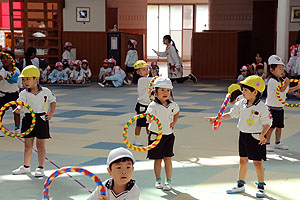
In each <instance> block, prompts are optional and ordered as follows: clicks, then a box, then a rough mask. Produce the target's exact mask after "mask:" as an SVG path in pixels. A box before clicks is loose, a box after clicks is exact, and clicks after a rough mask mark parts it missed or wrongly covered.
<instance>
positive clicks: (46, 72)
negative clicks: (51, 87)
mask: <svg viewBox="0 0 300 200" xmlns="http://www.w3.org/2000/svg"><path fill="white" fill-rule="evenodd" d="M50 73H51V67H50V66H48V67H46V69H45V70H44V71H42V74H41V79H40V82H41V83H47V82H48V76H49V74H50Z"/></svg>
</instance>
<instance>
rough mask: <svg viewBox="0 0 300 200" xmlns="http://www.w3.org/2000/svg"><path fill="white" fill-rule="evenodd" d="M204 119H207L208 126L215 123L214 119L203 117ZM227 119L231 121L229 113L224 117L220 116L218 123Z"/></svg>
mask: <svg viewBox="0 0 300 200" xmlns="http://www.w3.org/2000/svg"><path fill="white" fill-rule="evenodd" d="M205 119H208V121H209V123H210V124H213V123H215V121H216V117H205ZM228 119H231V116H230V114H229V113H225V114H224V115H222V117H221V118H220V119H218V121H224V120H228Z"/></svg>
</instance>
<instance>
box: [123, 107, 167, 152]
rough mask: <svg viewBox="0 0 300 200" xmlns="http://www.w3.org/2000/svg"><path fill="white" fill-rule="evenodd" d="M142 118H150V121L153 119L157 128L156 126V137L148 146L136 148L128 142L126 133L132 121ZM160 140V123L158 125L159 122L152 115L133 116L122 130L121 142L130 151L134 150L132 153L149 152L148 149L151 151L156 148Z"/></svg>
mask: <svg viewBox="0 0 300 200" xmlns="http://www.w3.org/2000/svg"><path fill="white" fill-rule="evenodd" d="M144 117H151V119H153V120H154V121H155V122H156V124H157V126H158V135H157V137H156V140H155V141H154V142H153V143H152V144H150V145H148V146H146V147H137V146H134V145H132V144H131V143H130V142H129V141H128V139H127V131H128V128H129V126H130V125H131V124H132V123H133V122H134V121H136V120H138V119H140V118H144ZM161 138H162V126H161V123H160V121H159V119H158V118H157V117H155V116H154V115H151V114H149V113H144V114H140V115H136V116H134V117H133V118H131V119H130V120H129V121H128V122H127V124H126V125H125V127H124V129H123V140H124V142H125V144H126V145H127V146H128V147H129V148H130V149H132V150H134V151H149V150H150V149H153V148H154V147H156V146H157V145H158V143H159V142H160V140H161Z"/></svg>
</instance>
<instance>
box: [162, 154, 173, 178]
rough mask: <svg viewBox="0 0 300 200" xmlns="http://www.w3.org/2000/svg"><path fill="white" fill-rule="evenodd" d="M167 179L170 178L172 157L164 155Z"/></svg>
mask: <svg viewBox="0 0 300 200" xmlns="http://www.w3.org/2000/svg"><path fill="white" fill-rule="evenodd" d="M164 162H165V171H166V177H167V180H171V179H172V169H173V168H172V157H164Z"/></svg>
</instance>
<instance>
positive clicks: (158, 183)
mask: <svg viewBox="0 0 300 200" xmlns="http://www.w3.org/2000/svg"><path fill="white" fill-rule="evenodd" d="M154 187H155V188H156V189H162V188H163V186H162V184H161V181H156V182H155V185H154Z"/></svg>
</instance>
